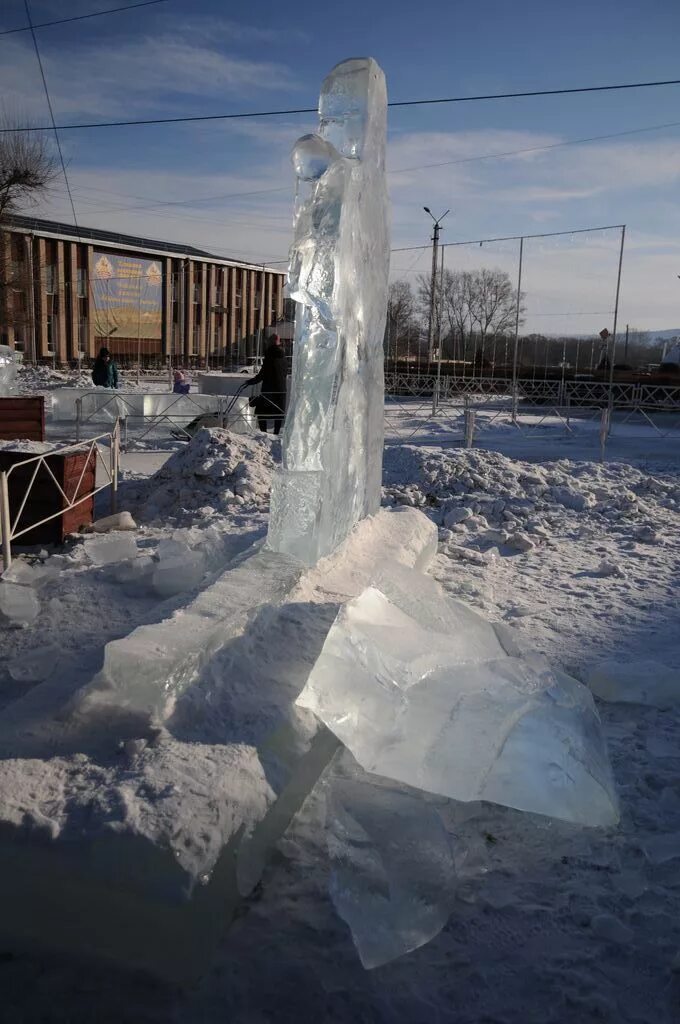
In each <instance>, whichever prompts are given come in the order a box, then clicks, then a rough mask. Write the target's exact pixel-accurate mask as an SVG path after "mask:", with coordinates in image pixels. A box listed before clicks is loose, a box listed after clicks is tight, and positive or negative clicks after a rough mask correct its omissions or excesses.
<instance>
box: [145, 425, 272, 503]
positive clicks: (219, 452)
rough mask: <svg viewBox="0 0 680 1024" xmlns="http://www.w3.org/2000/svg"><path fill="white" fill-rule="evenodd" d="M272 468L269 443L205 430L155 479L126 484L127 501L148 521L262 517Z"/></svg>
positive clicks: (155, 475) (218, 431)
mask: <svg viewBox="0 0 680 1024" xmlns="http://www.w3.org/2000/svg"><path fill="white" fill-rule="evenodd" d="M273 469H274V461H273V458H272V441H271V439H268V438H267V437H266V436H262V437H259V436H249V435H245V434H232V433H230V432H229V431H227V430H220V429H217V428H207V427H204V428H202V429H201V430H199V431H198V433H197V434H196V435H195V436H194V437H193V438H192V439H191V441H190V442H189V443H188V444H187V445H186V446H185V447H183V448H182V449H181V450H180V451H177V452H175V453H174V454H173V455H171V456H170V458H169V459H168V461H167V462H166V463H165V464H164V465H163V466H162V467H161V469H159V470H158V472H157V473H155V474H154V475H153V476H152V477H150V478H149V479H148V480H144V481H142V482H140V483H139V484H134V483H130V484H128V488H127V490H126V499H127V500H128V502H129V503H130V504H131V505H133V506H134V507H135V509H136V512H137V514H138V515H139V516H140V518H142V519H144V520H146V521H147V522H148V521H153V520H155V519H164V520H167V519H168V518H171V517H172V518H174V519H191V520H193V519H194V518H195V517H196V514H197V512H198V513H199V514H201V515H203V516H208V515H212V514H213V513H218V514H225V513H227V512H231V511H234V510H236V509H242V510H245V509H249V510H257V511H261V512H263V511H266V509H267V508H268V506H269V491H270V487H271V478H272V472H273Z"/></svg>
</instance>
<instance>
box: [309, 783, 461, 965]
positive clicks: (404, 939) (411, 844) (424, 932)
mask: <svg viewBox="0 0 680 1024" xmlns="http://www.w3.org/2000/svg"><path fill="white" fill-rule="evenodd" d="M326 800H327V804H326V807H327V811H326V827H327V830H328V851H329V854H330V857H331V864H332V876H331V886H330V893H331V899H332V900H333V904H334V906H335V909H336V910H337V912H338V914H339V915H340V917H341V918H342V919H343V921H345V922H346V923H347V924H348V925H349V928H350V930H351V932H352V938H353V940H354V945H355V946H356V948H357V951H358V953H359V957H360V959H361V962H362V964H363V966H364V967H366V968H371V967H379V966H380V965H381V964H385V963H388V962H389V961H390V960H394V959H395V957H399V956H403V955H404V953H409V952H411V950H414V949H418V948H419V947H420V946H423V945H425V943H426V942H429V941H430V939H432V938H433V937H434V936H435V935H437V934H438V932H440V931H441V929H442V928H443V927H444V925H445V924H446V922H447V920H448V917H449V914H450V911H451V905H452V902H453V896H454V891H453V885H454V877H455V872H454V866H453V858H452V855H451V848H450V845H449V840H448V836H447V834H446V831H445V829H444V826H443V825H442V822H441V820H440V818H439V816H438V814H437V812H436V810H435V809H434V808H433V807H431V806H429V805H428V804H427V803H426V802H425V800H424V799H421V798H420V797H418V795H417V794H410V793H405V792H403V791H400V790H397V789H395V788H394V787H391V788H388V787H387V786H385V785H381V784H379V783H378V784H372V783H371V782H370V781H368V780H366V781H358V780H353V779H337V778H336V779H333V780H332V781H331V782H330V783H329V786H328V791H327V796H326Z"/></svg>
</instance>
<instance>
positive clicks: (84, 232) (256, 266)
mask: <svg viewBox="0 0 680 1024" xmlns="http://www.w3.org/2000/svg"><path fill="white" fill-rule="evenodd" d="M3 225H6V226H7V227H10V228H16V229H17V230H19V231H22V232H28V233H31V234H36V235H41V236H44V237H49V238H59V239H62V240H64V241H69V242H85V241H87V242H93V243H94V244H96V245H102V246H108V247H109V248H118V249H135V250H142V251H143V252H147V253H153V254H154V255H165V256H173V257H175V258H176V259H184V258H187V257H188V258H189V259H194V260H200V261H202V262H206V263H220V264H222V265H224V266H229V267H247V268H250V269H253V270H262V267H263V266H264V267H265V270H268V271H270V272H271V273H273V274H283V273H285V271H283V270H275V269H274V268H272V267H267V266H266V265H265V264H262V263H250V262H248V261H247V260H232V259H228V258H225V257H224V256H215V255H214V254H213V253H211V252H207V251H206V250H205V249H197V248H196V247H195V246H193V245H185V244H184V242H164V241H162V240H159V239H156V238H143V237H139V236H137V235H123V234H120V233H119V232H117V231H106V230H104V229H100V228H86V227H83V226H82V225H78V227H75V226H74V225H73V224H66V223H63V222H61V221H56V220H42V219H40V218H39V217H26V216H24V215H23V214H14V213H10V214H5V216H4V217H3Z"/></svg>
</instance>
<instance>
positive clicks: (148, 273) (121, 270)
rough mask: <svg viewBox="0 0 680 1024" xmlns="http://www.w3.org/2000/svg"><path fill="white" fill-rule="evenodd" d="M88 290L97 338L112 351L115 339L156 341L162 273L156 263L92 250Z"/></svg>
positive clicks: (161, 291)
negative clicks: (90, 292)
mask: <svg viewBox="0 0 680 1024" xmlns="http://www.w3.org/2000/svg"><path fill="white" fill-rule="evenodd" d="M91 287H92V299H93V305H94V322H95V334H96V335H97V336H98V337H99V338H101V339H109V340H110V342H111V343H112V345H111V347H112V348H115V347H117V346H115V342H116V341H117V340H118V339H125V340H127V341H129V340H139V341H144V340H147V341H149V340H157V341H160V339H161V336H162V300H163V272H162V268H161V264H160V262H159V261H157V260H145V259H137V258H136V257H133V256H118V255H115V254H114V253H110V252H97V251H95V252H94V253H93V261H92V280H91ZM144 347H145V348H146V347H147V346H144Z"/></svg>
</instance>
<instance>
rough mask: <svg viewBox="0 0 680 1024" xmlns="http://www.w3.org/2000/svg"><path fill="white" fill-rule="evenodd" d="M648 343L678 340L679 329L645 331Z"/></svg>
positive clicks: (679, 336) (679, 335)
mask: <svg viewBox="0 0 680 1024" xmlns="http://www.w3.org/2000/svg"><path fill="white" fill-rule="evenodd" d="M645 334H647V335H648V337H649V340H650V341H656V340H657V338H658V339H659V341H670V340H671V338H680V327H671V328H669V329H668V330H666V331H645Z"/></svg>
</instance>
